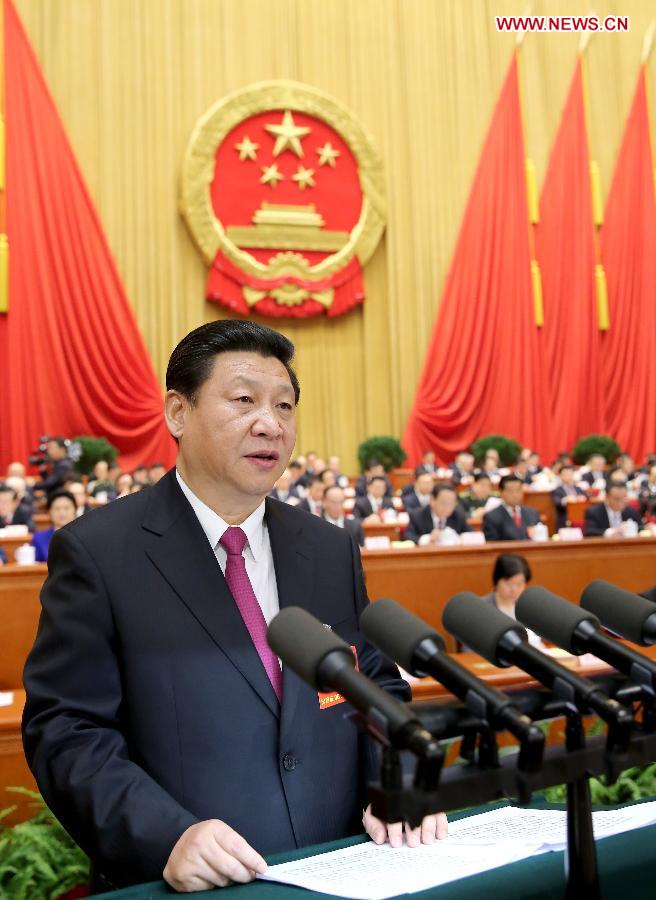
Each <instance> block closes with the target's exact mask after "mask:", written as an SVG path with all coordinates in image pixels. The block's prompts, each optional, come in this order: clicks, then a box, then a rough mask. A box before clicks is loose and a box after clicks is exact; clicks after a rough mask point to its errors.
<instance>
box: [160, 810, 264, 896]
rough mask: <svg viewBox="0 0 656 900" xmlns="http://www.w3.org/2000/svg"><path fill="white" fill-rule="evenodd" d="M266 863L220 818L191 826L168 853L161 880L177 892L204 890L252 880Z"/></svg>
mask: <svg viewBox="0 0 656 900" xmlns="http://www.w3.org/2000/svg"><path fill="white" fill-rule="evenodd" d="M266 868H267V866H266V863H265V862H264V860H263V859H262V857H261V856H260V854H259V853H256V852H255V850H253V848H252V847H251V846H250V845H249V844H247V843H246V841H245V840H244V839H243V837H241V835H239V834H237V832H236V831H234V830H233V829H232V828H231V827H230V826H229V825H226V823H225V822H222V821H221V820H220V819H208V820H207V821H206V822H198V823H197V824H196V825H192V826H191V827H189V828H187V830H186V831H185V832H184V833H183V834H182V835H181V837H180V839H179V840H178V842H177V844H176V845H175V847H174V848H173V850H171V855H170V856H169V858H168V861H167V863H166V866H165V867H164V872H163V877H164V880H165V881H166V882H167V883H168V884H170V885H171V887H172V888H174V889H175V890H176V891H185V892H190V891H207V890H210V889H211V888H213V887H225V886H226V885H227V884H230V883H231V882H233V881H240V882H246V881H252V880H253V878H255V875H256V873H259V874H261V873H263V872H266Z"/></svg>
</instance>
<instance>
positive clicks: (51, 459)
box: [34, 437, 73, 494]
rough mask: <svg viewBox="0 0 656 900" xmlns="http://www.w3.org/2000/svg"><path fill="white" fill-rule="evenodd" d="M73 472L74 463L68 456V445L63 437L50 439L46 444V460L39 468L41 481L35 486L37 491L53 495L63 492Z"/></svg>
mask: <svg viewBox="0 0 656 900" xmlns="http://www.w3.org/2000/svg"><path fill="white" fill-rule="evenodd" d="M72 471H73V461H72V460H71V459H70V458H69V456H68V445H67V443H66V440H65V439H64V438H63V437H56V438H50V439H49V440H48V442H47V444H46V459H45V463H44V465H42V466H41V467H40V468H39V473H40V475H41V481H37V483H36V484H35V485H34V490H35V491H45V492H46V494H51V493H52V492H53V491H58V490H61V488H63V486H64V482H65V481H67V480H68V479H69V478H70V476H71V473H72Z"/></svg>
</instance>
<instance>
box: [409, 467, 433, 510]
mask: <svg viewBox="0 0 656 900" xmlns="http://www.w3.org/2000/svg"><path fill="white" fill-rule="evenodd" d="M434 483H435V482H434V481H433V476H432V475H431V474H430V472H422V474H421V475H419V476H418V477H417V478H415V482H414V484H412V485H409V490H404V491H403V493H402V498H403V508H404V509H405V510H406V512H410V510H411V509H422V508H423V507H424V506H428V505H429V504H430V499H431V492H432V490H433V485H434Z"/></svg>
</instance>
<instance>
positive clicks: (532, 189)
mask: <svg viewBox="0 0 656 900" xmlns="http://www.w3.org/2000/svg"><path fill="white" fill-rule="evenodd" d="M526 198H527V201H528V220H529V222H530V223H531V225H537V224H538V222H539V221H540V201H539V200H538V182H537V178H536V176H535V163H534V162H533V160H532V159H527V160H526Z"/></svg>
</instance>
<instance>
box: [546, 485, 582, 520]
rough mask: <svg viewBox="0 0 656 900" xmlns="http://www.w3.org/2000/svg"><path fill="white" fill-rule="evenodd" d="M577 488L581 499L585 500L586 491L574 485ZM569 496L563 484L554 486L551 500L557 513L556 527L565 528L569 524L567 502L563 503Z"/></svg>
mask: <svg viewBox="0 0 656 900" xmlns="http://www.w3.org/2000/svg"><path fill="white" fill-rule="evenodd" d="M574 488H575V490H576V495H577V497H580V498H581V500H585V499H586V498H587V496H588V495H587V494H586V492H585V491H584V490H583V489H582V488H580V487H577V486H576V485H574ZM566 496H567V491H566V490H565V488H564V487H563V486H562V485H559V486H558V487H557V488H554V489H553V491H552V492H551V500H552V502H553V505H554V511H555V513H556V528H564V527H565V525H567V504H565V505H563V499H564V498H565V497H566Z"/></svg>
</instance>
